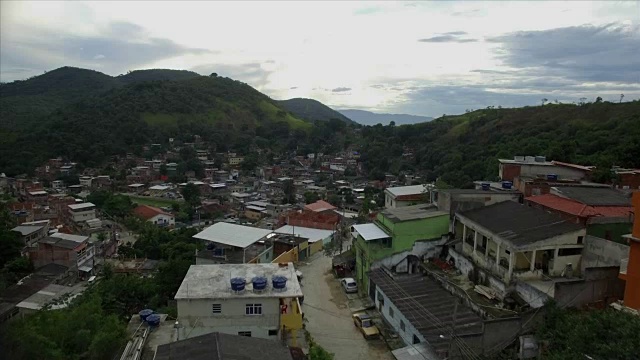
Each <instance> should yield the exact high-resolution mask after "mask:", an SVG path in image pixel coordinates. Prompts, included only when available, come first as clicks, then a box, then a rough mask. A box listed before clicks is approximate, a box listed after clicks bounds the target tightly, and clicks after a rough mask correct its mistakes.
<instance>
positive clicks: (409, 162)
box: [361, 100, 640, 186]
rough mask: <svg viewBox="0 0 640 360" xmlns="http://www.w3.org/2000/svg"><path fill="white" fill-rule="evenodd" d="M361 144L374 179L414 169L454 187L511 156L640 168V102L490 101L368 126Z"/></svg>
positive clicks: (487, 174) (491, 175) (493, 171)
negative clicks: (424, 118)
mask: <svg viewBox="0 0 640 360" xmlns="http://www.w3.org/2000/svg"><path fill="white" fill-rule="evenodd" d="M361 144H362V154H363V155H362V159H363V161H364V162H365V165H366V167H367V168H368V169H370V174H371V175H372V177H374V178H380V177H382V175H383V174H384V173H387V172H391V173H396V174H397V173H399V172H400V171H413V172H422V173H424V174H425V175H426V178H427V180H429V181H433V180H435V179H436V178H437V177H441V180H443V181H444V182H446V183H449V184H452V185H454V186H466V185H469V184H470V183H471V182H472V181H474V180H484V179H486V180H491V179H495V178H496V177H497V175H498V161H497V159H499V158H507V159H509V158H513V156H514V155H545V156H546V157H547V159H550V160H559V161H568V162H575V163H579V164H586V165H596V166H600V167H602V168H606V167H608V166H611V165H612V164H613V165H619V166H628V167H640V101H637V100H636V101H632V102H627V103H621V104H614V103H609V102H596V103H588V104H582V105H571V104H549V105H545V106H536V107H524V108H517V109H501V108H493V107H491V108H487V109H483V110H477V111H473V112H470V113H467V114H464V115H459V116H443V117H441V118H439V119H437V120H433V121H431V122H427V123H421V124H415V125H403V126H391V125H388V126H382V125H376V126H372V127H364V128H363V129H362V142H361ZM403 153H413V156H405V157H403V156H402V154H403Z"/></svg>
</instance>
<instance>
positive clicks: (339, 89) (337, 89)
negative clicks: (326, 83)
mask: <svg viewBox="0 0 640 360" xmlns="http://www.w3.org/2000/svg"><path fill="white" fill-rule="evenodd" d="M347 91H351V88H348V87H337V88H334V89H331V92H334V93H340V92H347Z"/></svg>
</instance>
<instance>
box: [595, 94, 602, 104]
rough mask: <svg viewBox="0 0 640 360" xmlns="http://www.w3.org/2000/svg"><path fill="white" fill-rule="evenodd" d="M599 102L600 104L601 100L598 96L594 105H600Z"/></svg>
mask: <svg viewBox="0 0 640 360" xmlns="http://www.w3.org/2000/svg"><path fill="white" fill-rule="evenodd" d="M601 102H602V98H601V97H600V96H598V97H597V98H596V104H599V103H601Z"/></svg>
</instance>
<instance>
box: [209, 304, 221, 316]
mask: <svg viewBox="0 0 640 360" xmlns="http://www.w3.org/2000/svg"><path fill="white" fill-rule="evenodd" d="M211 312H212V313H214V314H221V313H222V305H220V304H213V305H211Z"/></svg>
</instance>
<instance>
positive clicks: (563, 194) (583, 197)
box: [525, 187, 633, 243]
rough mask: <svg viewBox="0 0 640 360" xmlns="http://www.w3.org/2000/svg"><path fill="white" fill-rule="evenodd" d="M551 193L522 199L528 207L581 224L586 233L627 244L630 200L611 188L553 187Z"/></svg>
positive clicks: (629, 228)
mask: <svg viewBox="0 0 640 360" xmlns="http://www.w3.org/2000/svg"><path fill="white" fill-rule="evenodd" d="M551 191H552V193H550V194H545V195H540V196H531V197H528V198H526V199H525V201H526V203H527V204H528V205H529V206H532V207H536V208H540V209H543V210H546V211H550V212H554V213H556V214H558V215H560V216H562V217H563V218H565V219H568V220H570V221H573V222H576V223H580V224H582V225H584V226H585V227H586V228H587V234H588V235H593V236H597V237H601V238H605V239H607V240H613V241H617V242H621V243H626V241H624V239H623V235H625V234H628V233H629V232H630V230H631V226H632V223H633V207H632V206H631V199H629V198H628V197H626V196H624V195H623V194H620V193H618V192H617V191H616V190H613V189H611V188H568V187H562V188H553V189H552V190H551Z"/></svg>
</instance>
